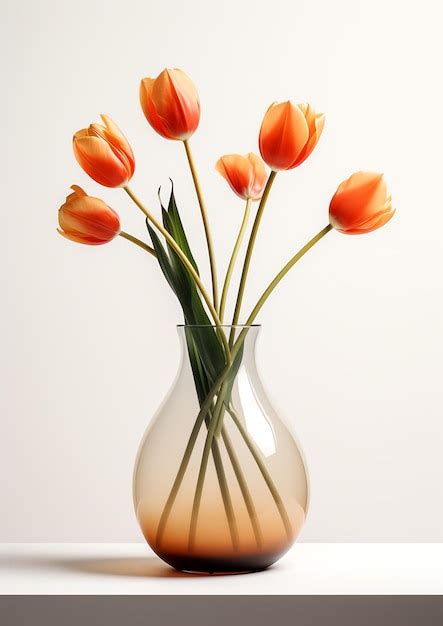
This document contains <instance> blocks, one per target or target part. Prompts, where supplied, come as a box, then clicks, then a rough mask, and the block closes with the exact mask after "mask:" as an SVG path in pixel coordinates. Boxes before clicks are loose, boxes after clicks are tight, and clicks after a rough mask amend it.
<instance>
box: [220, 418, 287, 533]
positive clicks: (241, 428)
mask: <svg viewBox="0 0 443 626" xmlns="http://www.w3.org/2000/svg"><path fill="white" fill-rule="evenodd" d="M226 410H227V411H228V413H229V415H230V416H231V417H232V419H233V421H234V424H235V425H236V426H237V428H238V430H239V432H240V434H241V436H242V437H243V439H244V441H245V443H246V445H247V446H248V448H249V451H250V453H251V454H252V456H253V458H254V461H255V462H256V463H257V466H258V468H259V470H260V472H261V474H262V476H263V478H264V481H265V483H266V485H267V487H268V489H269V491H270V492H271V495H272V497H273V498H274V502H275V504H276V506H277V509H278V512H279V513H280V517H281V519H282V522H283V525H284V527H285V530H286V534H287V535H288V539H291V538H292V534H293V531H292V526H291V522H290V520H289V517H288V513H287V511H286V507H285V505H284V502H283V500H282V497H281V496H280V494H279V492H278V489H277V487H276V486H275V484H274V481H273V480H272V478H271V475H270V474H269V472H268V470H267V468H266V465H265V464H264V463H263V461H262V459H261V457H260V453H259V452H258V450H257V449H256V447H255V445H254V444H253V442H252V441H251V439H250V437H249V434H248V432H247V431H246V429H245V427H244V426H243V424H242V422H241V420H240V418H239V417H238V415H237V413H236V412H235V411H234V409H232V408H231V407H229V406H227V407H226Z"/></svg>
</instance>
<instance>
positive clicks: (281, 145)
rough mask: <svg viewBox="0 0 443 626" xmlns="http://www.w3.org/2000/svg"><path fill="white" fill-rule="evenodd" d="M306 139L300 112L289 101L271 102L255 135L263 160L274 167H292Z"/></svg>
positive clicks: (305, 126)
mask: <svg viewBox="0 0 443 626" xmlns="http://www.w3.org/2000/svg"><path fill="white" fill-rule="evenodd" d="M308 139H309V129H308V124H307V122H306V119H305V116H304V114H303V112H302V111H301V110H300V109H299V107H298V106H294V105H293V104H291V102H289V101H288V102H282V103H279V104H274V105H272V106H271V107H270V108H269V109H268V111H267V112H266V114H265V116H264V118H263V122H262V126H261V129H260V136H259V147H260V152H261V155H262V157H263V159H264V161H265V162H266V163H267V164H268V165H269V167H270V168H271V169H273V170H274V171H279V170H287V169H291V168H292V167H295V164H296V161H297V158H298V156H299V155H300V153H301V152H302V150H303V148H304V147H305V145H306V143H307V141H308Z"/></svg>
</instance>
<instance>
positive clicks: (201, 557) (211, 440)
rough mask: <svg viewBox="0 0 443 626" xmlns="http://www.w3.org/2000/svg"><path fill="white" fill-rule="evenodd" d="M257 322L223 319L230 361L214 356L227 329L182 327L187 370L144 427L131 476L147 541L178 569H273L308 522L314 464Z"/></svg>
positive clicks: (183, 366)
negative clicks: (280, 410) (282, 400)
mask: <svg viewBox="0 0 443 626" xmlns="http://www.w3.org/2000/svg"><path fill="white" fill-rule="evenodd" d="M259 329H260V327H259V326H250V327H244V326H236V327H230V326H224V327H223V333H225V336H226V342H228V341H229V340H231V342H230V343H231V345H234V349H233V353H232V355H233V361H232V363H230V364H227V365H226V364H225V365H224V368H223V367H222V365H223V364H220V363H219V362H217V363H215V364H212V363H211V355H212V354H213V353H211V349H212V348H211V346H212V345H213V343H214V336H217V335H216V332H220V330H219V331H216V329H214V327H210V326H200V327H199V326H186V325H185V326H179V327H178V331H179V336H180V343H181V364H180V367H179V371H178V374H177V377H176V379H175V382H174V384H173V386H172V388H171V390H170V391H169V393H168V395H167V397H166V398H165V400H164V402H163V404H162V405H161V407H160V408H159V410H158V411H157V413H156V414H155V416H154V417H153V419H152V420H151V422H150V424H149V426H148V428H147V430H146V432H145V434H144V436H143V439H142V442H141V444H140V448H139V451H138V454H137V459H136V462H135V469H134V483H133V496H134V506H135V512H136V516H137V520H138V523H139V525H140V528H141V530H142V532H143V535H144V536H145V538H146V541H147V542H148V543H149V545H150V546H151V548H152V549H153V550H154V552H156V554H158V556H160V557H161V558H162V559H163V560H164V561H166V563H168V564H170V565H171V566H173V567H174V568H176V569H178V570H182V571H191V572H209V573H223V572H250V571H256V570H261V569H265V568H266V567H269V566H270V565H271V564H272V563H274V562H275V561H276V560H278V559H279V558H280V557H281V556H282V555H283V554H284V553H285V552H286V551H287V550H288V548H289V547H290V546H291V544H292V543H293V542H294V541H295V539H296V538H297V536H298V534H299V532H300V529H301V527H302V525H303V523H304V520H305V516H306V512H307V508H308V497H309V485H308V477H307V470H306V466H305V463H304V460H303V454H302V452H301V449H300V446H299V445H298V443H297V441H296V439H295V438H294V435H293V434H292V433H291V432H290V430H289V429H288V427H287V426H286V425H285V424H284V422H283V421H282V420H281V419H280V417H279V416H278V415H277V413H276V412H275V410H274V409H273V407H272V405H271V403H270V401H269V399H268V396H267V394H266V392H265V390H264V388H263V385H262V382H261V380H260V376H259V374H258V371H257V366H256V352H255V349H256V339H257V335H258V333H259ZM195 346H198V348H199V353H200V354H202V355H203V356H202V357H201V358H197V359H196V358H195V355H196V352H195V351H194V348H195ZM236 347H238V349H237V352H236V351H235V350H236ZM215 360H216V361H217V359H215ZM212 365H214V367H213V368H212Z"/></svg>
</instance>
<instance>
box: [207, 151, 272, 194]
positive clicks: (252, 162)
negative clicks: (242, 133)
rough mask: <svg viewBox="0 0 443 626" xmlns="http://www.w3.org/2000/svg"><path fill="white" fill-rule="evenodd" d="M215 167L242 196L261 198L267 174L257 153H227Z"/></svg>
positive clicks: (233, 189)
mask: <svg viewBox="0 0 443 626" xmlns="http://www.w3.org/2000/svg"><path fill="white" fill-rule="evenodd" d="M215 169H216V170H217V172H219V173H220V174H221V175H222V176H223V178H225V179H226V180H227V181H228V183H229V186H230V187H231V189H232V191H234V192H235V193H236V194H237V196H240V198H243V199H244V200H260V198H261V197H262V195H263V189H264V188H265V184H266V178H267V175H266V170H265V166H264V163H263V161H262V160H261V159H260V157H259V156H257V155H256V154H253V153H252V152H250V153H249V154H247V155H246V156H242V155H241V154H226V155H225V156H222V157H221V158H220V159H219V160H218V161H217V163H216V165H215Z"/></svg>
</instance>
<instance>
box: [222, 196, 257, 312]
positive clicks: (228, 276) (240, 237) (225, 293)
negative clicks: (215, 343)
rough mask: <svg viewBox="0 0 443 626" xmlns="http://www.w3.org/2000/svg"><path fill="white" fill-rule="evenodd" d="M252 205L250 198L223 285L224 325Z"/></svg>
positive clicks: (247, 201)
mask: <svg viewBox="0 0 443 626" xmlns="http://www.w3.org/2000/svg"><path fill="white" fill-rule="evenodd" d="M251 203H252V200H251V199H250V198H248V199H247V200H246V208H245V212H244V215H243V221H242V223H241V226H240V230H239V233H238V236H237V240H236V242H235V245H234V249H233V251H232V255H231V260H230V261H229V265H228V270H227V272H226V278H225V282H224V283H223V290H222V296H221V301H220V309H219V317H220V321H221V323H222V324H223V318H224V316H225V307H226V299H227V297H228V291H229V285H230V283H231V278H232V272H233V271H234V267H235V262H236V260H237V257H238V253H239V250H240V246H241V243H242V241H243V237H244V235H245V231H246V226H247V224H248V220H249V215H250V213H251Z"/></svg>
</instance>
